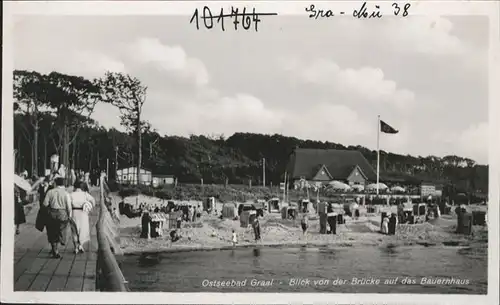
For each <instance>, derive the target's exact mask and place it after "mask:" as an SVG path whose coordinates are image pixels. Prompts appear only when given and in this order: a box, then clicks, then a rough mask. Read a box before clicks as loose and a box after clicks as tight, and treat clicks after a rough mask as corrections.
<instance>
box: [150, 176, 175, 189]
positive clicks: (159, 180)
mask: <svg viewBox="0 0 500 305" xmlns="http://www.w3.org/2000/svg"><path fill="white" fill-rule="evenodd" d="M172 184H175V177H174V176H173V175H156V174H154V175H153V186H154V187H158V186H162V185H172Z"/></svg>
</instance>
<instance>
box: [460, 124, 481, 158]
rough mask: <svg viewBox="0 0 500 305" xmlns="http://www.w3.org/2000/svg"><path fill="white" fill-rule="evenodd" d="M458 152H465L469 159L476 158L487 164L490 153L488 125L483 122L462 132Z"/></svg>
mask: <svg viewBox="0 0 500 305" xmlns="http://www.w3.org/2000/svg"><path fill="white" fill-rule="evenodd" d="M456 146H457V147H456V148H457V151H460V152H463V153H464V154H465V156H468V157H469V158H473V159H474V157H476V158H477V159H476V161H477V162H480V163H483V164H487V163H488V151H489V129H488V123H487V122H483V123H479V124H474V125H471V126H469V128H467V129H466V130H464V131H462V132H461V133H460V134H459V136H458V139H457V144H456Z"/></svg>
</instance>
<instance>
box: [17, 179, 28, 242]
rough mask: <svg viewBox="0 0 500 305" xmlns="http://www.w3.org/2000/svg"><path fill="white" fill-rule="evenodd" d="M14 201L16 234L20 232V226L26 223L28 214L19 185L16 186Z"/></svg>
mask: <svg viewBox="0 0 500 305" xmlns="http://www.w3.org/2000/svg"><path fill="white" fill-rule="evenodd" d="M14 202H15V208H14V223H15V224H16V234H19V226H20V225H22V224H23V223H26V215H24V204H23V200H22V199H21V192H20V190H19V189H18V188H17V187H15V188H14Z"/></svg>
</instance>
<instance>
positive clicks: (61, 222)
mask: <svg viewBox="0 0 500 305" xmlns="http://www.w3.org/2000/svg"><path fill="white" fill-rule="evenodd" d="M54 182H55V188H53V189H51V190H49V191H48V192H47V194H46V195H45V199H44V201H43V205H44V206H45V207H47V223H46V228H47V238H48V240H49V243H50V245H51V247H52V250H51V254H52V257H53V258H61V255H60V254H59V249H58V248H59V244H64V243H65V234H64V233H65V231H66V227H67V225H68V222H69V219H70V218H71V216H72V215H71V212H72V209H71V197H70V195H69V193H68V192H67V191H66V189H65V188H64V179H63V178H62V177H60V176H59V177H56V178H55V179H54Z"/></svg>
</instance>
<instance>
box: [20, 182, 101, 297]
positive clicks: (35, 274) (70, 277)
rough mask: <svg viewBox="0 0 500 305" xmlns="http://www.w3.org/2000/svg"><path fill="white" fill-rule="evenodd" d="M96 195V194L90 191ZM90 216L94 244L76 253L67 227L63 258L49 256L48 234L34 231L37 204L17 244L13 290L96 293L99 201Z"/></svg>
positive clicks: (23, 227)
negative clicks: (83, 251)
mask: <svg viewBox="0 0 500 305" xmlns="http://www.w3.org/2000/svg"><path fill="white" fill-rule="evenodd" d="M91 193H92V195H94V198H95V197H97V196H96V192H95V191H94V192H91ZM96 203H97V204H96V206H95V207H94V208H93V209H92V212H91V214H90V228H91V230H90V234H91V241H90V243H89V244H88V245H87V247H86V252H85V253H83V254H74V253H73V250H74V247H73V242H72V239H71V233H70V232H71V231H70V228H69V227H68V231H67V234H66V236H67V238H66V245H65V246H62V248H61V251H60V253H61V255H62V258H61V259H54V258H51V257H50V254H49V252H50V245H49V243H48V241H47V235H46V233H45V231H44V232H40V231H38V230H37V229H36V228H35V221H36V216H37V213H38V203H35V206H34V207H33V208H32V210H31V211H30V212H29V213H27V215H26V223H25V224H22V225H21V228H20V234H19V235H16V236H15V245H14V279H13V281H14V291H95V290H96V267H97V266H96V264H97V250H98V244H97V235H96V223H97V221H98V218H99V201H98V200H97V198H96Z"/></svg>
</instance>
